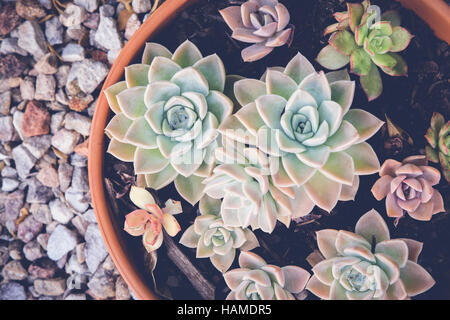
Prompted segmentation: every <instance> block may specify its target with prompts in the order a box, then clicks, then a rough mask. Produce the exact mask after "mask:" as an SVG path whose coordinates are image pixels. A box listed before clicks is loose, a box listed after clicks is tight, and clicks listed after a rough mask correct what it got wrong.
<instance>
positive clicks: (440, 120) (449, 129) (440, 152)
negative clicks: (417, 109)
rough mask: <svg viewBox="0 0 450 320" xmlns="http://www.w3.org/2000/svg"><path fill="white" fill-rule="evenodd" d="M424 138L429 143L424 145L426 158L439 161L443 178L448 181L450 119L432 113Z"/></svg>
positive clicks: (449, 178) (449, 176)
mask: <svg viewBox="0 0 450 320" xmlns="http://www.w3.org/2000/svg"><path fill="white" fill-rule="evenodd" d="M425 138H426V139H427V141H428V144H429V146H426V152H427V158H428V160H430V161H432V162H435V163H440V165H441V167H442V172H443V174H444V177H445V180H447V182H449V183H450V153H449V149H450V121H447V122H445V119H444V116H443V115H442V114H440V113H439V112H435V113H433V116H432V117H431V125H430V128H429V129H428V130H427V134H426V135H425Z"/></svg>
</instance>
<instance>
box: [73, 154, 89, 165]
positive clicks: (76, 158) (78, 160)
mask: <svg viewBox="0 0 450 320" xmlns="http://www.w3.org/2000/svg"><path fill="white" fill-rule="evenodd" d="M87 160H88V159H87V158H86V157H85V156H83V155H81V154H78V153H72V154H71V155H70V164H71V165H73V166H74V167H80V168H84V167H87Z"/></svg>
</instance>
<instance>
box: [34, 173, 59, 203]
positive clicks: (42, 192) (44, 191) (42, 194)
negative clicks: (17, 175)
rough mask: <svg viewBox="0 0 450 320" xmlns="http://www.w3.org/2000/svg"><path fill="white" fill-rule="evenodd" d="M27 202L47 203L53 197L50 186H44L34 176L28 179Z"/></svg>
mask: <svg viewBox="0 0 450 320" xmlns="http://www.w3.org/2000/svg"><path fill="white" fill-rule="evenodd" d="M27 184H28V192H27V202H28V203H47V202H49V201H50V199H52V198H53V196H54V194H53V191H52V188H49V187H46V186H44V185H43V184H42V183H41V182H40V181H39V180H38V179H37V178H36V177H32V178H31V179H28V181H27Z"/></svg>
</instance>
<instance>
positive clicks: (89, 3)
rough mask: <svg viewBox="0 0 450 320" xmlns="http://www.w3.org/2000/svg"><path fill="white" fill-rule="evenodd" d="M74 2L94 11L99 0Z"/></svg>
mask: <svg viewBox="0 0 450 320" xmlns="http://www.w3.org/2000/svg"><path fill="white" fill-rule="evenodd" d="M74 3H75V4H76V5H78V6H80V7H83V8H85V9H86V10H87V11H89V12H94V11H95V10H97V8H98V0H75V1H74Z"/></svg>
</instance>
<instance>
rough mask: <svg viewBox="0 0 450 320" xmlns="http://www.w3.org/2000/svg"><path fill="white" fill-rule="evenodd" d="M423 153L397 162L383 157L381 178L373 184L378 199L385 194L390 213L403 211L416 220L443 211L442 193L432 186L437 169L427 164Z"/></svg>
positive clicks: (425, 219)
mask: <svg viewBox="0 0 450 320" xmlns="http://www.w3.org/2000/svg"><path fill="white" fill-rule="evenodd" d="M427 164H428V161H427V159H426V157H425V156H422V155H419V156H411V157H408V158H406V159H404V160H403V162H399V161H396V160H393V159H388V160H386V161H385V162H384V163H383V165H382V166H381V169H380V179H378V180H377V182H375V184H374V185H373V187H372V194H373V195H374V197H375V198H376V199H377V200H381V199H383V198H385V197H386V211H387V215H388V216H389V217H394V218H401V217H403V215H404V212H405V211H406V212H408V214H409V215H410V216H411V217H412V218H413V219H416V220H421V221H429V220H430V219H431V217H432V216H433V215H434V214H436V213H439V212H442V211H444V210H445V209H444V201H443V199H442V195H441V194H440V193H439V191H437V190H436V189H434V188H433V186H434V185H436V184H438V183H439V180H440V179H441V174H440V173H439V170H437V169H435V168H433V167H430V166H428V165H427Z"/></svg>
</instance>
